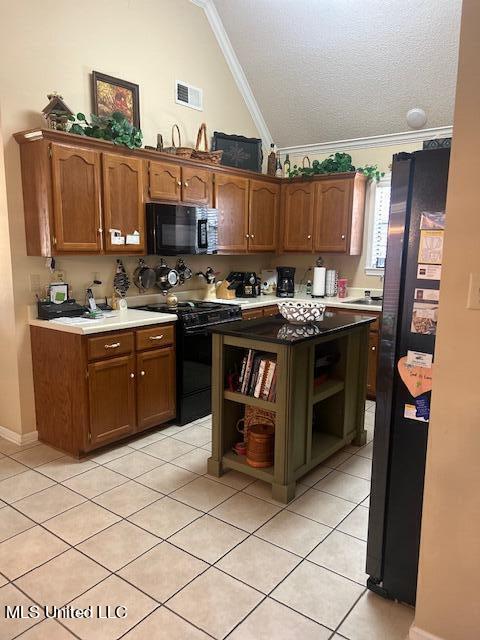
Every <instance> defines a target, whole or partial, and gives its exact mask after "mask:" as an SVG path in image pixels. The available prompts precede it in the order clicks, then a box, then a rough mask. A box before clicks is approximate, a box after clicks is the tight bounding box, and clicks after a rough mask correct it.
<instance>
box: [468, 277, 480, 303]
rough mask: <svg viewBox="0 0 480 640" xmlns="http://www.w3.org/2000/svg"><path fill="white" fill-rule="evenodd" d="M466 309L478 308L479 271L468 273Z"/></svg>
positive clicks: (479, 297)
mask: <svg viewBox="0 0 480 640" xmlns="http://www.w3.org/2000/svg"><path fill="white" fill-rule="evenodd" d="M467 309H480V273H471V274H470V282H469V285H468V299H467Z"/></svg>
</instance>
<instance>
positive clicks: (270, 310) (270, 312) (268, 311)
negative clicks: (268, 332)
mask: <svg viewBox="0 0 480 640" xmlns="http://www.w3.org/2000/svg"><path fill="white" fill-rule="evenodd" d="M277 313H279V311H278V305H277V304H272V305H271V306H269V307H264V308H263V315H264V317H265V318H270V317H272V316H276V315H277Z"/></svg>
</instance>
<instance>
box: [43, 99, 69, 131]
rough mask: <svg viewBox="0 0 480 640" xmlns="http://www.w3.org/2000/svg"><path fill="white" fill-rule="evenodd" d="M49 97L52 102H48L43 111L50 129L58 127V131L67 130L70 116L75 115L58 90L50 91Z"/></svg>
mask: <svg viewBox="0 0 480 640" xmlns="http://www.w3.org/2000/svg"><path fill="white" fill-rule="evenodd" d="M47 98H48V99H49V100H50V102H49V103H48V104H47V106H46V107H45V109H43V110H42V113H43V115H44V117H45V120H46V121H47V125H48V128H49V129H56V130H57V131H66V130H67V123H68V119H69V117H70V116H73V111H71V110H70V109H69V108H68V107H67V105H66V104H65V102H64V101H63V97H62V96H60V95H59V94H58V93H57V92H56V91H54V92H53V93H49V94H48V96H47Z"/></svg>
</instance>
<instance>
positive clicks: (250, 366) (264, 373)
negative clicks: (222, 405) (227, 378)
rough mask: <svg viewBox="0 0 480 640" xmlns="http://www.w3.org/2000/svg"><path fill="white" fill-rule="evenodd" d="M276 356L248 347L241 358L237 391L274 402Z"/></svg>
mask: <svg viewBox="0 0 480 640" xmlns="http://www.w3.org/2000/svg"><path fill="white" fill-rule="evenodd" d="M276 386H277V356H276V355H275V354H272V353H264V352H260V351H255V349H249V350H248V352H247V353H246V354H245V355H244V357H243V360H242V368H241V371H240V378H239V381H238V391H239V392H240V393H243V394H245V395H248V396H252V397H254V398H260V399H261V400H268V401H269V402H275V398H276Z"/></svg>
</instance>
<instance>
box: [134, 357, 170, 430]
mask: <svg viewBox="0 0 480 640" xmlns="http://www.w3.org/2000/svg"><path fill="white" fill-rule="evenodd" d="M137 388H138V392H137V424H138V428H137V430H138V431H143V430H144V429H148V428H149V427H152V426H155V425H157V424H161V423H162V422H166V421H167V420H170V419H171V418H174V417H175V349H174V348H173V347H164V348H163V349H151V350H149V351H144V352H143V353H139V354H137Z"/></svg>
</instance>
